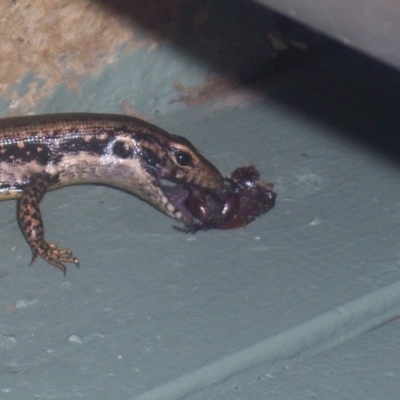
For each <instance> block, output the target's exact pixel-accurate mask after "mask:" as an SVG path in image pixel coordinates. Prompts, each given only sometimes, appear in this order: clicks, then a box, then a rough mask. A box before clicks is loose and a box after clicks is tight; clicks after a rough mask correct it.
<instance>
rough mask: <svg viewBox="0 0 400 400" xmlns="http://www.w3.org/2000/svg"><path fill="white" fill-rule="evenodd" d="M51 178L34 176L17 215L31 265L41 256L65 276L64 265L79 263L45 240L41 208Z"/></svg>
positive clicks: (19, 203) (26, 189)
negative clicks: (30, 253) (30, 255)
mask: <svg viewBox="0 0 400 400" xmlns="http://www.w3.org/2000/svg"><path fill="white" fill-rule="evenodd" d="M49 182H50V178H49V176H47V175H45V174H43V175H34V176H32V179H31V182H30V183H29V184H28V185H27V186H26V188H25V190H24V193H23V194H22V196H21V197H20V198H19V200H18V205H17V214H18V222H19V226H20V228H21V230H22V233H23V234H24V236H25V239H26V241H27V242H28V244H29V246H30V248H31V251H32V260H31V263H32V262H33V261H34V260H35V258H36V257H37V255H40V256H41V257H42V258H43V259H44V260H46V261H47V262H48V263H50V264H52V265H54V266H55V267H57V268H59V269H60V270H61V271H62V273H63V274H64V275H65V273H66V272H67V268H66V266H65V265H64V264H63V263H73V264H75V265H76V266H79V261H78V259H76V258H75V257H73V255H72V252H71V251H70V250H68V249H58V247H57V245H56V244H55V243H47V242H46V240H45V239H44V229H43V221H42V215H41V212H40V208H39V203H40V200H42V198H43V196H44V194H45V193H46V190H47V188H48V186H49Z"/></svg>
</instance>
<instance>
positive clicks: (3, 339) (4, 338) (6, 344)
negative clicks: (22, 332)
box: [0, 334, 18, 350]
mask: <svg viewBox="0 0 400 400" xmlns="http://www.w3.org/2000/svg"><path fill="white" fill-rule="evenodd" d="M17 343H18V342H17V339H16V338H15V337H14V336H12V335H6V334H0V348H1V349H7V350H8V349H10V348H12V347H14V346H15V345H16V344H17Z"/></svg>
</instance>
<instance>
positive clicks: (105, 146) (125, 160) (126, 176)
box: [0, 113, 224, 274]
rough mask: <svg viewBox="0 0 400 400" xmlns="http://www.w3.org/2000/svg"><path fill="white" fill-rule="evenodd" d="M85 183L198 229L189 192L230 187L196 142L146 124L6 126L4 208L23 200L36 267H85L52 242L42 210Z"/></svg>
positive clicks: (62, 118) (97, 117)
mask: <svg viewBox="0 0 400 400" xmlns="http://www.w3.org/2000/svg"><path fill="white" fill-rule="evenodd" d="M163 180H167V181H170V182H172V183H175V184H177V185H176V186H171V185H169V186H166V185H164V184H163ZM85 183H92V184H102V185H107V186H112V187H115V188H118V189H122V190H124V191H127V192H129V193H132V194H134V195H136V196H137V197H139V198H141V199H143V200H145V201H147V202H148V203H150V204H151V205H152V206H154V207H155V208H157V209H158V210H160V211H161V212H163V213H164V214H166V215H168V216H169V217H171V218H174V219H175V220H177V221H181V222H183V223H184V224H186V225H190V224H191V223H193V216H192V215H191V214H190V213H189V212H188V211H187V210H186V209H185V207H184V206H183V201H184V198H185V191H184V190H182V186H181V185H185V184H196V185H199V186H201V187H203V188H209V189H219V188H221V187H222V186H223V184H224V180H223V177H222V176H221V174H220V173H219V172H218V170H217V169H216V168H215V167H214V166H213V165H212V164H211V163H210V162H209V161H208V160H206V159H205V158H204V157H203V156H202V155H201V154H200V153H199V152H198V151H197V150H196V149H195V148H194V147H193V145H192V144H191V143H190V142H189V141H188V140H186V139H185V138H183V137H180V136H177V135H172V134H169V133H167V132H165V131H163V130H162V129H160V128H158V127H156V126H154V125H152V124H150V123H147V122H145V121H142V120H140V119H138V118H134V117H128V116H122V115H113V114H86V113H74V114H49V115H38V116H26V117H15V118H5V119H2V120H0V200H9V199H18V203H17V216H18V222H19V225H20V227H21V230H22V232H23V234H24V236H25V239H26V240H27V242H28V244H29V246H30V248H31V251H32V261H33V260H35V258H36V257H37V256H38V255H39V256H41V257H42V258H43V259H44V260H46V261H47V262H49V263H50V264H52V265H54V266H55V267H57V268H59V269H60V270H61V271H62V272H63V273H64V274H65V272H66V266H65V264H64V263H73V264H76V265H79V262H78V259H77V258H75V257H74V256H73V254H72V252H71V251H70V250H69V249H59V248H58V246H57V245H56V244H55V243H48V242H47V241H46V240H45V238H44V229H43V222H42V217H41V212H40V207H39V203H40V200H41V199H42V198H43V195H44V194H45V193H46V192H47V191H49V190H54V189H57V188H60V187H63V186H67V185H75V184H85Z"/></svg>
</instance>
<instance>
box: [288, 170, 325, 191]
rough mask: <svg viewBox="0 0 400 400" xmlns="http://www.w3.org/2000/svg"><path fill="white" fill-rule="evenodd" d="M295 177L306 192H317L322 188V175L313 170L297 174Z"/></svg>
mask: <svg viewBox="0 0 400 400" xmlns="http://www.w3.org/2000/svg"><path fill="white" fill-rule="evenodd" d="M294 177H295V179H296V180H297V184H298V185H300V186H301V188H302V189H303V191H304V192H305V193H308V194H311V193H315V192H318V191H319V190H320V188H321V184H322V177H321V176H319V175H317V174H314V173H313V172H308V173H304V174H295V175H294Z"/></svg>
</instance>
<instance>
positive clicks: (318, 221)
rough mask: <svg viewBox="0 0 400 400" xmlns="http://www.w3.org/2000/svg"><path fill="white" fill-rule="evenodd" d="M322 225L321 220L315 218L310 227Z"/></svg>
mask: <svg viewBox="0 0 400 400" xmlns="http://www.w3.org/2000/svg"><path fill="white" fill-rule="evenodd" d="M320 223H321V218H319V217H315V218H314V219H313V220H312V221H311V222H310V226H316V225H319V224H320Z"/></svg>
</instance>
